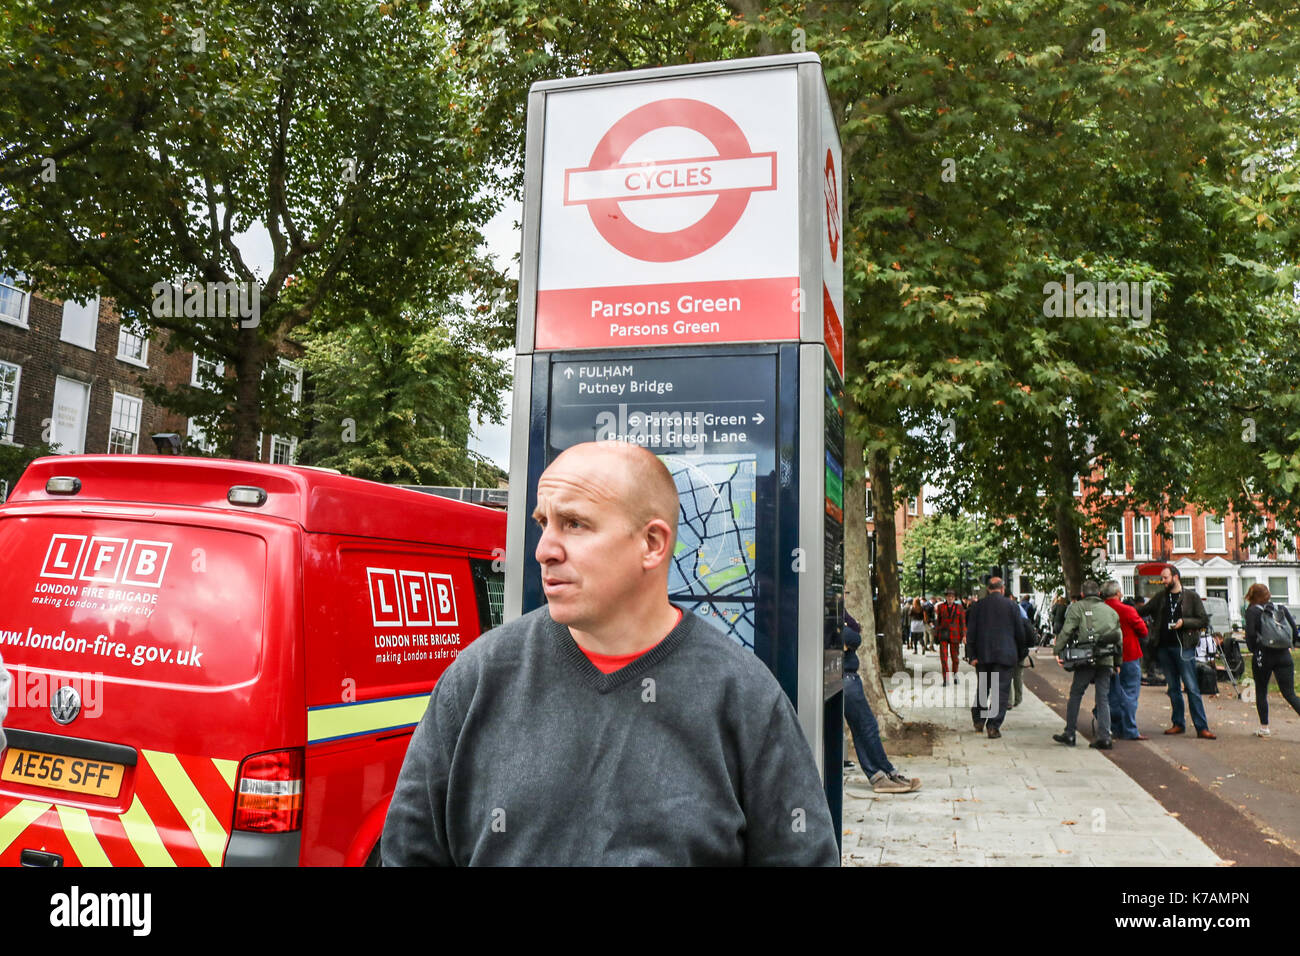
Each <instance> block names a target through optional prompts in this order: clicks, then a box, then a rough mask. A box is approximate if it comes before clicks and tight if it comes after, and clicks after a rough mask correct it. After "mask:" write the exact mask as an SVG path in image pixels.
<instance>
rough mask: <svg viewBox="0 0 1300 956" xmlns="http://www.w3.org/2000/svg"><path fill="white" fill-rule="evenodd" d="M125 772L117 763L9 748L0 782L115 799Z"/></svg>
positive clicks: (0, 774) (124, 768) (121, 765)
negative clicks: (4, 781)
mask: <svg viewBox="0 0 1300 956" xmlns="http://www.w3.org/2000/svg"><path fill="white" fill-rule="evenodd" d="M125 773H126V767H125V765H123V764H120V763H107V762H105V761H103V760H87V759H85V758H84V757H65V756H63V755H61V754H43V753H39V752H37V751H33V750H15V749H14V748H12V747H10V748H9V749H8V750H6V751H5V759H4V766H3V768H0V780H6V781H8V782H10V783H25V784H28V785H30V786H33V787H50V788H52V789H54V790H68V791H70V792H72V793H90V794H94V795H95V796H97V797H116V796H117V794H118V791H120V790H121V789H122V777H123V775H124V774H125Z"/></svg>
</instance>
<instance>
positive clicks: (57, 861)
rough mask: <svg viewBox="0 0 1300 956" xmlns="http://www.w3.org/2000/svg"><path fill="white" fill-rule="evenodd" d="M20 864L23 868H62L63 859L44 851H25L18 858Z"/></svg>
mask: <svg viewBox="0 0 1300 956" xmlns="http://www.w3.org/2000/svg"><path fill="white" fill-rule="evenodd" d="M18 862H19V864H20V865H22V866H62V865H63V857H61V856H59V855H58V854H57V853H46V852H45V851H44V850H23V852H22V853H21V854H19V856H18Z"/></svg>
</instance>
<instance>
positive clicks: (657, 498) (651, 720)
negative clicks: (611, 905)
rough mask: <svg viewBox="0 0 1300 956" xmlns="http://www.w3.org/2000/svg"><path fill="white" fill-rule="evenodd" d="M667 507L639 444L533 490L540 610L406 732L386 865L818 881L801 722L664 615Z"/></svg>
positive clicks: (812, 773) (588, 448) (582, 449)
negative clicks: (639, 869)
mask: <svg viewBox="0 0 1300 956" xmlns="http://www.w3.org/2000/svg"><path fill="white" fill-rule="evenodd" d="M677 514H678V501H677V490H676V487H675V486H674V484H673V480H672V476H671V475H670V474H669V473H668V469H667V468H665V467H664V465H663V463H662V462H661V461H659V459H658V458H656V457H655V456H654V455H653V454H651V453H650V452H648V451H646V450H645V449H643V448H640V447H637V446H635V445H628V444H623V443H617V442H600V443H594V442H593V443H587V444H583V445H577V446H574V447H573V448H570V449H568V450H567V451H565V452H564V453H562V454H561V455H559V456H558V457H557V458H556V459H555V461H554V462H552V463H551V466H550V467H549V468H547V469H546V471H545V472H544V473H543V474H542V476H541V478H540V479H539V480H538V483H537V508H536V510H535V511H534V512H533V518H534V520H536V521H537V523H538V525H539V526H540V527H541V530H542V535H541V540H540V541H539V542H538V544H537V551H536V558H537V563H538V564H539V565H540V566H541V576H542V589H543V591H544V593H545V595H546V602H547V606H546V607H542V608H538V609H537V610H536V611H533V612H531V613H529V614H526V615H524V616H523V617H521V618H518V619H517V620H514V621H511V622H509V623H508V624H505V625H503V626H501V627H498V628H494V629H493V630H491V631H489V632H488V633H486V634H484V635H483V636H482V637H480V638H479V639H478V640H476V641H474V643H473V644H471V645H470V646H469V647H467V648H466V649H465V650H464V651H462V652H461V654H460V655H459V656H458V657H457V658H456V660H455V661H454V662H453V663H452V665H451V666H450V667H449V668H448V669H447V670H446V672H445V673H444V674H443V676H442V678H441V679H440V680H439V681H438V683H437V685H436V686H435V687H434V690H433V694H432V696H431V698H430V701H429V708H428V710H427V711H426V712H425V715H424V718H423V719H422V720H421V721H420V725H419V727H417V728H416V731H415V735H414V736H413V737H412V739H411V746H410V748H409V749H408V751H407V755H406V762H405V763H404V764H403V766H402V772H401V775H400V777H399V779H398V782H397V788H396V791H395V792H394V794H393V800H392V804H391V806H390V808H389V811H388V819H387V821H386V823H385V826H384V834H383V840H382V857H383V863H384V865H385V866H411V865H443V866H446V865H558V866H575V865H576V866H582V865H645V864H650V865H714V866H738V865H745V864H759V865H763V864H767V865H828V866H835V865H838V863H839V851H838V849H837V846H836V841H835V831H834V825H833V823H832V821H831V816H830V811H829V810H828V809H827V806H826V798H825V794H824V792H823V790H822V785H821V780H820V778H819V777H818V774H817V768H816V764H815V763H814V761H813V756H812V753H811V751H810V750H809V748H808V744H807V742H806V741H805V740H804V737H803V734H802V733H801V731H800V729H799V724H798V721H797V719H796V717H795V713H794V708H793V707H791V705H790V702H789V700H788V699H787V698H786V696H785V694H784V693H783V692H782V691H781V688H780V686H779V685H778V684H777V682H776V680H775V678H773V677H772V675H771V674H770V673H769V672H768V670H767V669H766V668H765V667H764V666H763V665H762V663H760V662H759V661H758V659H757V658H755V657H754V656H753V655H752V654H750V653H748V652H746V651H744V650H743V649H742V648H740V647H739V646H738V645H737V644H735V642H733V641H731V640H730V639H729V638H728V637H727V636H726V635H724V634H722V633H721V632H720V631H718V630H717V629H716V628H714V627H712V626H711V625H709V624H708V623H706V622H705V621H704V620H702V619H701V618H700V617H699V616H697V615H694V614H685V613H684V612H683V610H682V609H681V608H678V607H676V606H674V605H673V604H672V603H670V602H669V600H668V568H669V562H670V560H671V558H672V553H673V543H674V540H675V538H676V529H677Z"/></svg>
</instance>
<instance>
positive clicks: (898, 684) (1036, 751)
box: [843, 654, 1222, 867]
mask: <svg viewBox="0 0 1300 956" xmlns="http://www.w3.org/2000/svg"><path fill="white" fill-rule="evenodd" d="M907 658H908V671H909V673H908V675H907V676H908V679H909V681H910V683H909V682H905V681H902V680H895V681H894V682H892V683H891V682H889V681H886V687H888V688H891V699H892V700H894V701H895V707H896V709H897V710H898V712H899V714H900V716H902V717H903V719H904V720H907V721H923V722H926V723H929V724H932V725H934V727H935V728H936V730H935V738H934V740H933V749H932V753H930V754H929V755H926V756H912V757H902V756H896V755H895V751H894V750H891V747H890V742H889V741H888V739H886V740H885V750H886V751H887V752H889V753H890V759H891V760H892V761H893V763H894V764H895V766H896V767H897V768H898V769H899V770H901V771H902V772H903V773H906V774H908V775H909V776H913V777H920V778H921V781H922V788H921V789H920V790H919V791H916V792H914V793H907V794H878V793H875V792H874V791H873V790H872V789H871V784H870V783H869V782H868V781H867V779H866V777H865V776H864V775H863V774H862V772H861V770H860V769H857V768H855V769H853V770H851V771H847V772H846V773H845V779H844V783H845V787H844V835H843V839H844V854H843V863H844V865H845V866H1171V867H1184V866H1215V865H1219V864H1221V863H1222V861H1221V860H1220V859H1219V857H1218V856H1217V855H1215V853H1214V852H1213V851H1212V850H1211V849H1210V848H1209V847H1208V846H1206V845H1205V843H1203V842H1202V841H1201V840H1200V839H1199V838H1198V837H1197V836H1196V835H1195V834H1193V833H1192V832H1191V831H1190V830H1188V829H1187V828H1186V827H1185V826H1183V824H1182V823H1180V822H1179V820H1178V818H1177V817H1175V816H1173V815H1171V814H1170V813H1169V812H1168V811H1166V810H1165V809H1164V808H1163V807H1162V806H1161V805H1160V804H1159V803H1158V802H1157V801H1156V800H1155V799H1154V798H1153V797H1151V796H1150V795H1149V794H1148V793H1146V791H1144V790H1143V789H1142V788H1141V787H1140V786H1138V784H1136V783H1135V782H1134V781H1133V780H1131V779H1130V778H1129V777H1128V775H1127V774H1126V773H1125V772H1124V771H1123V770H1122V769H1120V768H1119V767H1118V766H1117V765H1116V764H1115V763H1113V762H1112V761H1109V760H1107V759H1106V758H1105V757H1104V756H1103V755H1102V754H1101V753H1099V752H1097V751H1094V750H1090V749H1089V748H1088V747H1087V746H1086V745H1084V744H1086V741H1085V740H1084V738H1083V737H1082V736H1080V737H1079V740H1080V741H1081V742H1083V744H1081V745H1080V746H1077V747H1065V746H1062V745H1061V744H1058V743H1056V742H1055V741H1053V740H1052V734H1054V733H1059V732H1060V731H1061V730H1062V729H1063V728H1062V723H1061V719H1060V718H1059V717H1058V716H1057V715H1056V714H1055V713H1054V712H1053V711H1052V710H1051V708H1049V707H1048V706H1047V705H1046V704H1044V703H1043V702H1042V701H1041V700H1039V699H1038V698H1037V697H1036V696H1034V695H1033V694H1032V693H1031V692H1030V691H1029V689H1028V687H1026V689H1025V695H1024V699H1023V700H1022V702H1021V704H1020V705H1019V706H1017V707H1015V708H1014V709H1012V710H1010V711H1009V712H1008V715H1007V719H1006V721H1005V723H1004V724H1003V726H1002V733H1003V736H1002V737H1001V738H1000V739H998V740H989V739H988V737H987V736H985V735H984V734H983V733H977V732H975V730H974V728H973V727H972V725H971V718H970V700H969V698H968V697H964V696H963V693H964V692H965V691H966V689H967V688H969V687H973V683H972V681H971V680H970V678H965V680H964V683H963V684H962V685H960V686H959V687H958V688H957V689H956V691H954V692H951V693H948V694H939V693H937V692H936V690H935V688H934V686H933V683H934V677H933V676H931V675H932V674H934V673H937V672H938V669H939V660H938V658H937V657H936V656H934V655H933V654H930V655H922V656H917V655H912V654H908V655H907ZM1048 663H1050V662H1046V661H1045V662H1042V663H1040V665H1039V666H1047V664H1048ZM962 670H963V674H965V673H967V672H969V668H968V667H966V665H963V668H962ZM918 674H919V675H920V676H919V679H918V676H917V675H918ZM951 690H952V689H951V688H950V691H951ZM845 753H846V754H849V755H850V759H853V755H852V748H851V745H850V744H848V743H847V741H846V748H845Z"/></svg>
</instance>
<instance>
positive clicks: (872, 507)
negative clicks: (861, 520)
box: [867, 488, 876, 521]
mask: <svg viewBox="0 0 1300 956" xmlns="http://www.w3.org/2000/svg"><path fill="white" fill-rule="evenodd" d="M875 516H876V503H875V502H874V501H872V500H871V489H870V488H868V489H867V520H868V521H870V520H871V519H873V518H874V517H875Z"/></svg>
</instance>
